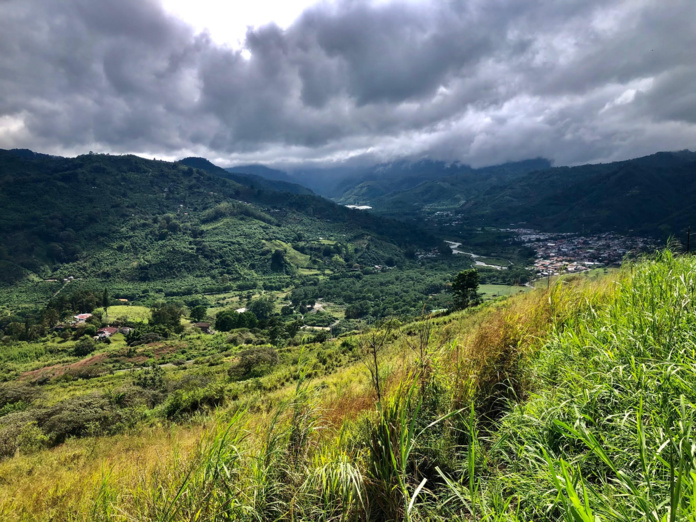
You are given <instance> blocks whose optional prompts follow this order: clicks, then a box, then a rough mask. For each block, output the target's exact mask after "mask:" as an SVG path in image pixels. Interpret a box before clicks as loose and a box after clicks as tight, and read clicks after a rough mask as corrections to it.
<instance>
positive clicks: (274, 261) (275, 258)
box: [271, 249, 286, 272]
mask: <svg viewBox="0 0 696 522" xmlns="http://www.w3.org/2000/svg"><path fill="white" fill-rule="evenodd" d="M285 264H286V260H285V251H283V250H280V249H276V250H275V251H274V252H273V254H272V255H271V270H273V271H274V272H282V271H283V270H285Z"/></svg>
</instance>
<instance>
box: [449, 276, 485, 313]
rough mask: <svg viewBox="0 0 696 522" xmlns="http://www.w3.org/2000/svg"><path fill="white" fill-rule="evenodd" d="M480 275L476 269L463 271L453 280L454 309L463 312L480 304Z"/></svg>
mask: <svg viewBox="0 0 696 522" xmlns="http://www.w3.org/2000/svg"><path fill="white" fill-rule="evenodd" d="M478 286H479V275H478V271H477V270H476V269H475V268H470V269H469V270H462V271H461V272H459V273H458V274H457V275H456V276H454V279H453V280H452V295H453V296H454V308H455V309H457V310H462V309H464V308H468V307H470V306H473V305H476V304H478V302H479V296H478Z"/></svg>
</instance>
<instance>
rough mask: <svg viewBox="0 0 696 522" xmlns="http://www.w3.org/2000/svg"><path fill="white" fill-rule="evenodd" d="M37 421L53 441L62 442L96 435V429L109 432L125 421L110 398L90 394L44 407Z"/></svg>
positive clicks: (55, 442)
mask: <svg viewBox="0 0 696 522" xmlns="http://www.w3.org/2000/svg"><path fill="white" fill-rule="evenodd" d="M37 420H38V423H39V426H41V428H42V429H43V431H44V432H45V433H46V435H48V437H49V438H50V440H51V443H52V444H59V443H62V442H64V441H65V439H67V438H68V437H83V436H85V435H93V434H94V433H95V430H96V429H98V430H106V431H109V429H110V428H111V427H113V426H114V425H115V424H117V423H118V422H120V421H121V415H120V412H119V410H118V409H116V408H114V407H113V406H112V404H111V403H110V402H109V400H108V399H107V398H106V397H104V396H102V395H88V396H83V397H75V398H72V399H68V400H66V401H63V402H61V403H58V404H56V405H55V406H53V407H51V408H48V409H46V410H43V411H42V412H40V413H39V414H38V415H37Z"/></svg>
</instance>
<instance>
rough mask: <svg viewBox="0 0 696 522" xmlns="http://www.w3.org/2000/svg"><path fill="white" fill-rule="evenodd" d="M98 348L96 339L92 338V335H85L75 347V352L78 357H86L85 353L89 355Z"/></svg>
mask: <svg viewBox="0 0 696 522" xmlns="http://www.w3.org/2000/svg"><path fill="white" fill-rule="evenodd" d="M96 349H97V345H96V343H95V342H94V339H92V338H91V337H83V338H82V339H80V340H79V341H78V343H77V344H76V345H75V347H74V348H73V354H74V355H76V356H77V357H84V356H85V355H89V354H90V353H92V352H93V351H94V350H96Z"/></svg>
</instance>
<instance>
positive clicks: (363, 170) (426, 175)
mask: <svg viewBox="0 0 696 522" xmlns="http://www.w3.org/2000/svg"><path fill="white" fill-rule="evenodd" d="M550 166H551V164H550V163H549V162H548V161H547V160H545V159H534V160H527V161H521V162H517V163H506V164H504V165H498V166H495V167H487V168H483V169H473V168H472V167H470V166H469V165H465V164H462V163H458V162H449V163H448V162H444V161H434V160H430V159H422V160H418V161H412V160H398V161H393V162H390V163H380V164H377V165H371V166H367V167H347V166H342V167H331V168H325V169H319V168H315V169H301V170H297V171H293V172H292V174H291V175H292V177H293V178H294V179H296V180H298V181H299V182H300V183H301V184H302V185H304V186H307V187H310V188H311V189H312V190H314V191H316V192H318V193H319V194H321V195H323V196H326V197H329V198H332V199H333V200H335V201H337V202H339V203H344V204H368V205H375V206H379V205H382V204H383V202H382V199H384V201H385V202H386V201H387V200H388V199H389V198H390V197H391V196H392V195H396V194H398V193H401V192H406V191H409V190H411V189H415V188H416V187H419V186H420V185H422V184H427V183H429V182H431V183H437V182H438V181H439V180H450V181H445V184H444V186H445V187H446V186H447V185H448V184H449V183H452V182H453V181H451V180H455V179H456V178H457V177H462V176H464V177H466V176H469V175H472V176H475V173H479V174H482V176H481V180H480V181H483V182H484V183H487V181H486V179H485V178H486V177H487V176H489V177H490V176H492V175H494V174H495V173H497V174H507V175H509V176H514V175H516V174H520V173H521V174H523V173H526V172H530V171H531V170H538V169H546V168H549V167H550ZM472 179H475V178H472Z"/></svg>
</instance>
